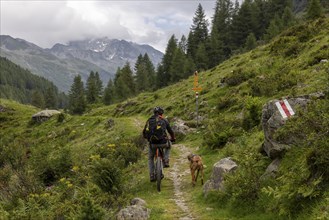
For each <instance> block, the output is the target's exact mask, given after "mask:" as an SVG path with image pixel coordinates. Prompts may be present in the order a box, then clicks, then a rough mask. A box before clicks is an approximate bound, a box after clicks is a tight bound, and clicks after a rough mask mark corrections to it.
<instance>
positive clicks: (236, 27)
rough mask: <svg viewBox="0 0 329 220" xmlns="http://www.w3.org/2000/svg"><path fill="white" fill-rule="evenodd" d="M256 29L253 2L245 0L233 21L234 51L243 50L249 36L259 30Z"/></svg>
mask: <svg viewBox="0 0 329 220" xmlns="http://www.w3.org/2000/svg"><path fill="white" fill-rule="evenodd" d="M256 27H257V24H256V18H255V14H254V13H253V11H252V1H251V0H245V1H244V2H243V3H242V5H241V8H240V10H239V12H238V14H237V15H236V16H235V17H234V19H233V21H232V31H233V33H232V34H233V36H234V40H233V42H232V47H233V49H235V50H237V49H239V48H243V47H244V45H245V42H246V39H247V37H248V35H249V34H250V33H253V30H255V29H257V28H256Z"/></svg>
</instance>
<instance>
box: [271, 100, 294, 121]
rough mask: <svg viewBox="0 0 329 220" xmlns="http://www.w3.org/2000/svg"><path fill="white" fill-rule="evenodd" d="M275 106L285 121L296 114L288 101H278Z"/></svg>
mask: <svg viewBox="0 0 329 220" xmlns="http://www.w3.org/2000/svg"><path fill="white" fill-rule="evenodd" d="M275 105H276V107H278V109H279V112H280V113H281V115H282V117H283V118H284V119H286V118H288V117H290V116H292V115H294V114H295V112H294V110H293V109H292V108H291V106H290V104H289V102H288V101H287V99H284V100H281V101H278V102H276V103H275Z"/></svg>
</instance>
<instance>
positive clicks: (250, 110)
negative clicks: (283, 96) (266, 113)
mask: <svg viewBox="0 0 329 220" xmlns="http://www.w3.org/2000/svg"><path fill="white" fill-rule="evenodd" d="M262 107H263V103H262V102H261V100H260V99H259V98H257V97H255V98H252V97H249V98H247V100H246V103H245V110H244V112H245V113H244V117H243V122H242V126H243V128H244V129H245V130H250V129H251V128H253V127H255V126H258V125H259V123H260V121H261V116H262Z"/></svg>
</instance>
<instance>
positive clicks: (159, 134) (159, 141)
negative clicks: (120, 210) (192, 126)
mask: <svg viewBox="0 0 329 220" xmlns="http://www.w3.org/2000/svg"><path fill="white" fill-rule="evenodd" d="M153 113H154V114H153V115H152V116H151V117H150V118H149V119H148V120H147V122H146V124H145V126H144V129H143V137H144V138H146V139H147V140H148V141H149V144H150V145H149V151H148V166H149V172H150V180H151V182H153V181H155V176H154V156H155V152H156V147H154V146H156V145H165V144H167V147H166V148H164V167H165V168H166V167H169V156H170V148H171V145H170V142H169V141H168V135H167V132H168V133H169V134H170V141H171V142H175V134H174V132H173V130H172V129H171V127H170V125H169V122H168V120H167V119H165V118H164V117H163V113H164V110H163V109H162V108H161V107H155V108H154V110H153ZM166 131H167V132H166Z"/></svg>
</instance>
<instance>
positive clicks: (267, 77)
mask: <svg viewBox="0 0 329 220" xmlns="http://www.w3.org/2000/svg"><path fill="white" fill-rule="evenodd" d="M328 59H329V19H320V20H317V21H314V22H312V23H307V24H303V25H299V26H296V27H293V28H291V29H289V30H287V31H286V32H284V33H282V34H281V35H280V36H278V37H277V38H275V39H273V41H272V42H271V43H269V44H267V45H264V46H261V47H258V48H256V49H255V50H252V51H250V52H248V53H246V54H241V55H237V56H234V57H232V58H231V59H229V60H227V61H225V62H224V63H222V64H220V65H219V66H217V67H215V68H213V69H211V70H208V71H205V72H200V73H199V85H200V86H201V87H202V88H203V90H202V91H201V92H200V95H199V115H200V119H199V121H198V124H197V122H196V115H195V109H196V103H195V93H194V92H193V90H192V88H193V80H194V78H193V77H190V78H189V79H187V80H184V81H181V82H179V83H177V84H174V85H171V86H168V87H166V88H163V89H161V90H158V91H156V92H154V93H142V94H140V95H139V96H138V97H136V98H132V99H129V100H127V101H125V102H123V103H119V104H116V105H111V106H103V107H98V108H94V109H91V110H90V111H89V112H87V113H85V114H84V115H82V116H71V115H68V114H64V113H63V114H62V115H60V116H56V117H53V118H51V119H50V120H49V121H46V122H44V123H41V124H40V123H35V122H33V121H31V116H32V115H33V114H34V113H36V112H37V111H38V109H36V108H34V107H31V106H26V105H22V104H18V103H16V102H13V101H9V100H5V99H1V104H0V105H1V112H0V122H1V124H0V128H1V129H0V136H1V145H0V148H1V149H0V198H1V199H0V216H1V219H113V218H114V215H115V214H116V213H117V212H118V211H119V209H120V208H122V207H124V206H126V205H128V204H129V201H130V200H131V199H132V198H135V197H140V198H142V199H144V200H145V201H146V202H147V207H148V208H150V209H151V217H150V218H151V219H179V218H180V217H184V215H186V211H184V210H183V211H182V209H181V208H180V206H179V205H177V204H176V203H175V201H174V200H173V198H176V199H177V196H176V195H175V193H177V192H176V190H177V189H176V186H177V185H175V184H173V183H172V181H171V178H169V179H167V178H165V179H164V181H163V184H164V187H163V191H162V192H161V193H157V192H156V188H155V186H154V184H153V183H150V182H149V179H148V173H147V153H146V151H145V149H144V148H145V142H144V140H143V139H142V138H141V130H142V128H143V125H144V123H145V120H146V118H147V117H148V116H149V115H150V114H151V112H152V109H153V107H154V106H162V107H163V108H164V109H165V114H166V116H168V119H169V121H174V120H175V119H174V118H175V117H178V118H181V119H182V120H184V121H185V122H186V124H187V125H188V126H189V127H191V128H196V130H195V131H194V132H191V133H189V134H188V135H187V136H179V137H178V140H177V144H176V145H174V147H173V150H172V155H171V157H172V162H171V164H177V167H178V171H175V172H178V174H179V175H181V176H182V180H181V183H180V185H179V186H180V189H181V192H182V194H183V195H184V196H185V197H184V201H185V202H184V204H186V205H187V206H188V207H189V211H190V212H191V216H193V217H194V218H195V219H328V218H329V185H328V182H329V179H328V176H329V173H328V170H329V158H328V155H329V152H328V147H327V145H328V144H327V143H329V135H328V130H329V124H328V121H329V115H328V114H329V113H328V112H329V106H328V105H329V104H328V103H329V102H328V91H329V84H328V82H329V63H328ZM316 92H324V93H325V94H326V98H325V99H321V100H314V102H313V103H312V104H311V105H312V106H315V107H312V108H309V109H308V111H307V112H306V113H297V115H301V116H302V117H296V118H294V119H293V120H291V121H289V122H288V123H287V126H285V128H284V129H282V131H280V135H281V137H284V136H287V135H289V134H292V135H301V136H302V137H304V138H303V139H302V141H300V142H299V143H298V147H292V148H291V150H289V151H288V152H287V153H286V154H285V156H284V158H283V159H282V166H281V167H280V169H279V172H278V176H277V177H276V178H273V179H266V180H262V179H261V178H260V177H261V175H262V174H263V173H264V172H265V170H266V167H267V166H268V165H269V164H270V162H271V161H270V159H269V158H267V157H266V156H264V155H263V154H261V153H260V148H261V145H262V143H263V141H264V134H263V131H262V128H261V125H260V119H261V113H262V106H263V105H264V104H266V103H267V102H268V101H270V100H272V99H280V98H282V97H288V96H289V97H297V96H299V95H305V94H310V93H316ZM63 116H64V118H63ZM306 128H307V129H306ZM184 148H186V149H187V150H188V151H192V152H194V153H199V154H202V156H203V160H204V163H205V166H206V169H205V179H206V180H207V179H209V178H210V175H211V169H212V165H213V164H214V163H215V162H217V161H219V160H220V159H222V158H224V157H228V156H229V157H232V158H233V159H234V160H235V161H237V163H238V164H239V169H238V170H237V172H235V173H234V174H233V175H231V176H228V178H227V180H226V191H225V193H222V192H213V193H210V194H209V195H208V196H207V197H204V196H203V193H202V187H201V186H200V185H197V186H196V187H194V188H192V186H191V185H190V176H189V175H185V174H183V171H184V170H186V169H188V161H187V159H186V164H184V163H183V162H182V163H180V161H179V158H180V155H181V154H182V152H183V149H184ZM185 166H186V167H185ZM170 169H173V168H170ZM181 171H182V172H181ZM166 172H167V174H169V173H170V172H174V171H173V170H166V171H165V173H166ZM180 172H181V173H180ZM176 174H177V173H176ZM174 178H175V177H173V179H174ZM173 182H175V181H173Z"/></svg>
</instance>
